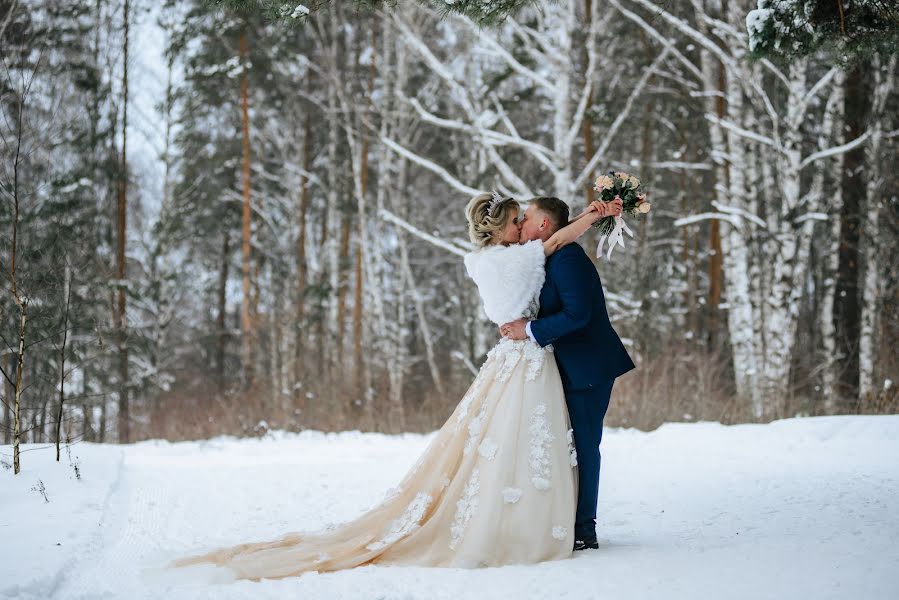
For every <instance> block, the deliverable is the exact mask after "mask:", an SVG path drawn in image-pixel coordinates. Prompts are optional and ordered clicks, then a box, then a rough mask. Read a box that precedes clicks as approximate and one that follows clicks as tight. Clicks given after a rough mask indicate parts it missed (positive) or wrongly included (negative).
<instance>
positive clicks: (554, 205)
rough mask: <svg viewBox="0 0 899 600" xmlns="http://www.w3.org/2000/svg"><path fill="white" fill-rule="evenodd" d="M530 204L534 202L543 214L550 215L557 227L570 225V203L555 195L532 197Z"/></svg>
mask: <svg viewBox="0 0 899 600" xmlns="http://www.w3.org/2000/svg"><path fill="white" fill-rule="evenodd" d="M528 204H533V205H534V206H536V207H537V209H538V210H540V211H541V212H542V213H543V214H545V215H546V216H547V217H549V220H550V221H552V223H553V225H554V226H555V228H556V229H559V228H561V227H565V226H566V225H568V205H567V204H565V203H564V202H562V201H561V200H559V199H558V198H556V197H554V196H537V197H536V198H531V200H530V202H528Z"/></svg>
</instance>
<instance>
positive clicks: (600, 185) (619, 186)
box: [593, 171, 652, 235]
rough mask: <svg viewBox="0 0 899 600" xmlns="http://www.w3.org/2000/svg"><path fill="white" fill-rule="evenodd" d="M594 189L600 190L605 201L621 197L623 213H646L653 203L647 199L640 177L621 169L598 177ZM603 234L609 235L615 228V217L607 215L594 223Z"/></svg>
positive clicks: (601, 197) (601, 198) (600, 196)
mask: <svg viewBox="0 0 899 600" xmlns="http://www.w3.org/2000/svg"><path fill="white" fill-rule="evenodd" d="M593 189H594V190H596V191H597V192H599V199H600V200H602V201H603V202H611V201H612V200H616V199H621V205H622V214H625V213H629V214H632V215H634V216H635V217H636V216H639V215H645V214H646V213H648V212H649V211H650V209H651V208H652V205H650V203H649V202H647V201H646V193H645V192H644V191H643V184H642V183H641V182H640V180H639V179H637V178H636V177H634V176H633V175H630V174H628V173H623V172H621V171H609V174H608V175H600V176H599V177H597V178H596V182H595V183H594V185H593ZM593 226H594V227H596V228H598V229H599V231H600V233H601V234H602V235H609V234H610V233H611V232H612V230H613V229H614V228H615V217H606V218H604V219H600V220H599V221H597V222H596V223H594V224H593Z"/></svg>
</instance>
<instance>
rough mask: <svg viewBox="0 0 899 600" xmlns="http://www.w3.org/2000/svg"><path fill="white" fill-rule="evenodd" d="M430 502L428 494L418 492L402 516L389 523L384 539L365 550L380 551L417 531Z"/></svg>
mask: <svg viewBox="0 0 899 600" xmlns="http://www.w3.org/2000/svg"><path fill="white" fill-rule="evenodd" d="M431 500H432V498H431V496H430V495H429V494H426V493H424V492H419V493H418V494H417V495H416V496H415V498H414V499H413V500H412V502H410V503H409V506H407V507H406V510H405V512H403V514H402V516H400V518H399V519H394V520H393V521H392V522H391V523H390V529H388V530H387V533H385V534H384V537H382V538H381V539H380V540H378V541H377V542H372V543H371V544H369V545H368V546H366V548H367V549H369V550H372V551H374V550H381V549H383V548H386V547H387V546H389V545H390V544H393V543H395V542H397V541H399V540H400V539H402V538H404V537H406V536H407V535H409V534H410V533H412V532H413V531H415V530H416V529H418V528H419V524H420V523H421V520H422V518H424V516H425V511H426V510H428V506H430V505H431Z"/></svg>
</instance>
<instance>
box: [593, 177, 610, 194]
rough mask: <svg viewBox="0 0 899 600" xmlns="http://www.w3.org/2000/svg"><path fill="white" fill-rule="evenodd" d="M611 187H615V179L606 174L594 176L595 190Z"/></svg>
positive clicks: (599, 190)
mask: <svg viewBox="0 0 899 600" xmlns="http://www.w3.org/2000/svg"><path fill="white" fill-rule="evenodd" d="M613 187H615V181H614V180H613V179H612V178H611V177H609V176H608V175H600V176H599V177H597V178H596V182H595V183H594V189H596V191H597V192H601V191H603V190H609V189H612V188H613Z"/></svg>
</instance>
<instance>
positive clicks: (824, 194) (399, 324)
mask: <svg viewBox="0 0 899 600" xmlns="http://www.w3.org/2000/svg"><path fill="white" fill-rule="evenodd" d="M257 4H259V6H257ZM287 4H288V3H278V2H275V3H271V2H270V3H251V2H217V3H216V2H204V1H201V0H183V1H172V0H168V1H166V2H149V1H147V0H66V1H64V2H63V1H57V0H0V55H2V60H3V72H2V83H0V109H2V120H0V136H2V140H0V143H2V168H0V196H2V211H0V258H2V265H3V285H2V294H0V334H2V346H0V367H2V371H3V379H4V383H3V386H2V387H0V392H2V400H3V403H2V411H3V415H2V419H3V420H2V436H0V441H2V442H3V443H5V444H13V443H14V441H15V442H16V443H18V442H21V443H26V442H27V443H31V442H48V443H49V442H55V441H57V440H61V441H62V442H63V443H73V442H76V441H79V440H85V441H107V442H115V441H117V442H133V441H138V440H142V439H149V438H165V439H169V440H183V439H199V438H204V437H209V436H212V435H218V434H222V433H229V434H235V435H241V436H253V435H260V434H262V433H265V432H266V431H268V430H269V429H283V430H288V431H300V430H304V429H316V430H325V431H334V430H347V429H360V430H363V431H381V432H403V431H413V432H427V431H432V430H434V429H435V428H437V427H439V426H440V425H441V424H442V423H443V422H444V420H445V419H446V418H447V416H448V415H449V414H450V413H451V412H452V410H453V408H454V407H455V406H456V404H457V403H458V402H459V399H460V398H461V396H462V394H464V392H465V390H466V388H467V387H468V386H469V385H470V383H471V380H472V378H473V376H474V374H475V373H476V372H477V368H478V366H479V365H480V364H481V363H482V362H483V360H484V355H485V352H486V351H487V350H488V349H489V348H490V347H491V346H492V345H493V344H494V343H495V342H496V340H497V339H498V337H499V335H498V333H497V331H496V328H495V327H494V326H492V325H491V324H490V323H489V321H487V319H486V317H485V316H484V314H483V311H482V309H481V306H480V303H479V299H478V295H477V289H476V288H475V286H474V285H473V283H472V282H471V281H470V280H469V279H468V277H467V276H466V273H465V269H464V267H463V265H462V256H463V255H464V254H465V253H466V252H468V251H470V249H471V246H470V244H469V242H468V240H467V235H466V224H465V216H464V210H463V209H464V207H465V205H466V202H467V201H468V199H469V198H471V197H472V196H473V195H475V194H477V193H479V192H482V191H490V190H497V191H499V192H501V193H503V194H506V195H512V196H514V197H515V198H517V199H520V200H522V201H526V200H527V199H528V198H530V197H533V196H537V195H554V196H557V197H559V198H561V199H563V200H565V201H566V202H567V203H568V204H569V206H570V207H571V208H572V211H579V210H580V209H582V208H583V207H584V206H586V205H587V204H588V203H589V202H590V201H591V200H592V199H594V195H595V192H593V191H592V189H591V186H592V182H593V180H594V178H595V177H596V176H597V175H599V174H602V173H604V172H606V171H609V170H623V171H627V172H630V173H633V174H635V175H637V176H638V177H640V178H641V179H642V180H643V181H645V182H646V183H647V186H648V190H649V197H650V199H651V200H652V202H653V211H652V213H651V214H650V215H648V218H646V219H643V220H641V221H640V222H639V223H632V227H633V229H634V233H635V236H634V238H633V239H631V238H627V239H626V244H627V249H626V251H620V250H619V251H617V252H616V253H615V254H614V255H613V257H612V259H611V261H609V260H607V259H606V258H605V256H603V257H602V258H600V259H597V260H596V268H597V269H598V271H599V274H600V276H601V278H602V282H603V286H604V288H605V291H606V300H607V306H608V310H609V315H610V317H611V320H612V323H613V325H614V327H615V328H616V330H617V331H618V333H619V334H620V335H621V337H622V339H623V340H624V342H625V344H626V347H627V349H628V352H629V353H630V354H631V356H632V357H633V358H634V361H635V362H636V363H637V369H636V370H635V371H634V372H632V373H629V374H628V375H626V376H625V377H623V378H622V379H621V380H619V382H618V383H617V384H616V386H615V389H614V392H613V397H612V404H611V408H610V412H609V415H608V418H607V420H606V423H607V424H609V425H612V426H627V427H636V428H640V429H644V430H650V429H654V428H656V427H658V426H659V425H660V424H662V423H664V422H670V421H719V422H722V423H744V422H768V421H771V420H773V419H778V418H783V417H793V416H801V415H833V414H857V413H881V414H882V413H896V412H899V396H897V392H896V386H895V383H894V382H895V381H896V380H897V378H899V356H897V353H896V351H895V349H896V347H897V344H899V303H897V299H899V298H897V291H899V281H897V280H899V271H897V266H896V265H897V264H899V235H897V233H899V232H897V228H899V219H897V213H899V203H897V195H899V161H897V156H899V93H897V91H899V81H897V73H899V67H897V57H899V54H897V46H896V36H897V33H896V31H897V12H896V9H895V8H891V7H890V6H891V3H889V2H883V3H881V2H875V1H871V0H869V1H868V2H851V3H850V2H845V1H844V2H840V1H836V2H791V3H786V2H766V1H764V0H763V1H762V2H758V3H756V2H750V1H748V0H743V1H736V0H690V1H688V2H667V3H665V2H659V1H650V0H559V1H548V0H546V1H541V2H521V1H520V0H519V1H512V2H500V1H499V0H497V1H495V2H493V3H475V2H467V1H460V2H458V3H453V2H450V1H449V0H447V1H444V0H439V1H438V0H433V1H424V0H423V1H420V2H411V1H409V2H394V3H389V2H388V3H381V2H365V3H353V2H348V1H337V0H333V1H331V2H313V3H311V4H310V5H309V7H306V6H302V5H299V6H295V5H294V4H293V3H290V5H289V6H288V5H287ZM263 5H264V6H263ZM831 5H833V6H831ZM844 5H845V10H844ZM835 7H838V8H839V13H838V14H837V12H836V8H835ZM790 11H796V14H791V13H790ZM803 11H804V13H803ZM802 15H805V16H806V17H808V21H807V22H803V20H802ZM834 19H836V20H834ZM834 23H836V25H834ZM834 27H835V29H834ZM828 36H829V37H828ZM828 39H831V40H834V39H840V40H843V42H841V43H829V42H828V41H827V40H828ZM582 243H583V245H584V246H585V247H586V248H587V249H588V251H589V252H590V253H591V255H592V254H594V252H593V251H592V249H594V248H595V246H596V243H597V236H596V235H595V232H590V233H588V234H587V236H586V237H585V238H584V239H583V240H582ZM27 460H28V458H27V456H23V457H22V461H23V462H25V461H27ZM17 461H18V457H17ZM16 467H17V469H18V464H17V465H16Z"/></svg>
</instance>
